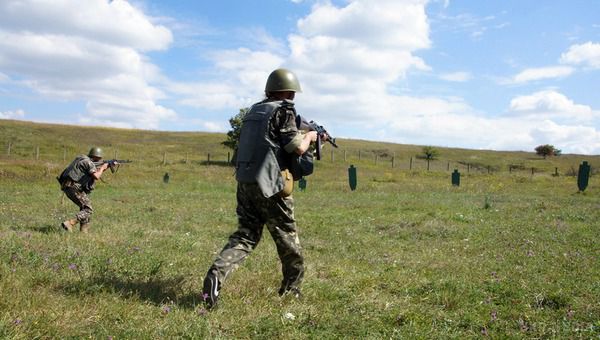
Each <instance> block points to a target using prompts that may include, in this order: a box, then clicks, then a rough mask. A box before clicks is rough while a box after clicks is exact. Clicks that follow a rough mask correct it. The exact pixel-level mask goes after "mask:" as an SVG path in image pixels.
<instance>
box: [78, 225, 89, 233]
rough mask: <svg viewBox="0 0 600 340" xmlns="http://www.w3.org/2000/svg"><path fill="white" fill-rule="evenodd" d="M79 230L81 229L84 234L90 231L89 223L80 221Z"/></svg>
mask: <svg viewBox="0 0 600 340" xmlns="http://www.w3.org/2000/svg"><path fill="white" fill-rule="evenodd" d="M79 231H81V232H82V233H84V234H87V233H88V232H89V231H90V224H89V223H81V225H80V226H79Z"/></svg>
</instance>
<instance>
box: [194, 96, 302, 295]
mask: <svg viewBox="0 0 600 340" xmlns="http://www.w3.org/2000/svg"><path fill="white" fill-rule="evenodd" d="M273 102H274V101H273V100H269V99H267V100H265V101H263V102H261V103H257V104H255V106H256V105H260V104H266V105H271V104H273ZM275 105H276V106H277V108H276V109H275V112H274V113H273V114H272V116H270V118H269V120H268V122H267V124H268V128H267V132H266V136H265V140H267V141H268V142H272V145H270V147H272V148H273V150H275V151H274V154H275V155H276V158H277V159H276V161H275V164H271V165H270V166H268V167H269V168H273V167H274V168H276V172H277V175H278V178H269V179H267V183H266V184H265V183H264V181H263V182H262V183H261V179H258V180H256V181H252V180H244V179H243V178H244V176H243V175H241V174H240V173H241V172H243V169H241V167H243V165H241V163H240V158H241V159H243V152H242V154H238V163H237V176H236V177H237V180H238V186H237V209H236V212H237V215H238V229H237V231H236V232H234V233H233V234H232V235H231V236H230V237H229V242H228V243H227V244H226V245H225V247H224V248H223V250H222V251H221V253H220V254H219V255H218V256H217V258H216V260H215V261H214V263H213V264H212V266H211V267H210V269H209V270H208V273H207V275H206V278H205V280H204V294H205V299H206V298H207V297H211V298H212V297H213V296H214V299H212V300H211V301H207V303H208V304H209V306H212V304H214V303H216V296H218V292H219V290H220V288H221V285H222V284H223V282H224V281H225V280H226V278H227V277H228V275H229V274H230V273H231V271H232V270H233V269H235V268H236V267H237V266H238V265H239V264H240V263H241V262H242V261H243V260H244V259H245V258H246V256H248V255H249V254H250V253H251V252H252V251H253V250H254V248H256V246H257V244H258V242H259V241H260V239H261V236H262V231H263V226H264V225H266V226H267V229H268V230H269V233H270V234H271V237H273V240H274V241H275V244H276V246H277V253H278V254H279V259H280V260H281V265H282V272H283V280H282V282H281V287H280V289H279V294H280V295H283V294H285V293H287V292H288V291H292V292H294V293H297V292H299V286H300V283H301V282H302V279H303V277H304V258H303V256H302V248H301V247H300V240H299V238H298V234H297V227H296V220H295V218H294V200H293V198H292V196H288V197H282V196H281V195H279V194H277V193H278V192H279V191H281V187H279V184H280V183H279V182H280V181H279V180H280V179H281V175H280V170H283V169H285V168H287V165H286V163H287V162H288V160H289V159H290V157H291V154H290V153H291V152H294V150H296V149H297V148H298V146H299V145H300V144H301V143H302V135H301V134H300V133H299V132H298V129H297V127H296V112H295V109H294V107H293V102H291V101H287V100H286V101H282V102H276V103H275ZM255 106H253V108H254V107H255ZM252 112H253V109H251V110H250V112H249V113H248V114H247V117H246V118H245V119H247V118H248V116H249V114H250V113H252ZM243 124H244V125H245V124H247V123H246V121H244V123H243ZM244 125H242V133H241V140H240V145H242V144H241V143H243V141H244V133H245V132H247V131H245V130H244ZM246 136H248V134H247V135H246ZM250 141H251V143H257V144H258V143H260V142H261V141H260V140H256V141H255V140H250ZM240 148H242V147H241V146H240ZM258 153H260V152H258ZM268 161H269V160H268V157H265V160H264V161H262V162H261V161H260V160H259V162H258V163H259V164H262V167H263V168H264V163H267V162H268ZM259 172H260V171H259ZM257 176H259V175H257ZM269 180H270V182H269ZM267 184H269V185H270V187H268V185H267ZM273 192H274V193H275V194H272V193H273ZM211 291H212V292H213V294H212V295H211Z"/></svg>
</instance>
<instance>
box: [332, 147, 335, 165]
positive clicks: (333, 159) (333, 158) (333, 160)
mask: <svg viewBox="0 0 600 340" xmlns="http://www.w3.org/2000/svg"><path fill="white" fill-rule="evenodd" d="M331 161H332V162H335V156H334V154H333V150H331Z"/></svg>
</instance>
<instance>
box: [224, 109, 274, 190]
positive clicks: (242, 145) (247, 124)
mask: <svg viewBox="0 0 600 340" xmlns="http://www.w3.org/2000/svg"><path fill="white" fill-rule="evenodd" d="M284 103H285V102H283V101H273V102H261V103H257V104H254V105H253V106H252V108H250V111H248V113H246V115H245V116H244V119H243V121H242V130H241V132H240V142H239V144H238V150H237V160H236V179H237V181H238V182H240V183H258V186H259V187H260V189H261V191H262V193H263V195H264V196H265V197H271V196H273V195H275V194H277V193H278V192H280V191H281V190H283V187H284V180H283V178H282V177H281V167H280V164H282V159H281V152H282V150H281V147H280V145H279V144H278V143H276V142H274V141H273V140H271V138H269V122H270V121H271V117H272V116H273V114H274V113H275V112H277V110H278V109H279V108H280V107H281V106H282V104H283V105H285V104H284Z"/></svg>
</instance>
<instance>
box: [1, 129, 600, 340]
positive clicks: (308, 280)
mask: <svg viewBox="0 0 600 340" xmlns="http://www.w3.org/2000/svg"><path fill="white" fill-rule="evenodd" d="M80 129H82V130H84V132H77V130H80ZM60 136H65V137H60ZM78 138H81V140H79V142H78ZM222 140H224V135H220V134H203V133H166V132H150V131H137V130H117V129H101V128H76V127H69V126H56V125H44V124H31V123H22V122H12V121H0V143H2V144H0V145H7V144H8V141H13V143H14V144H13V145H16V147H15V149H13V153H12V154H11V157H10V158H9V157H7V156H6V154H3V155H2V156H0V292H1V294H0V338H16V339H30V338H39V337H42V338H46V337H51V338H54V337H57V338H70V337H88V336H90V337H95V338H107V337H109V336H111V337H114V338H171V337H187V338H259V339H260V338H294V339H296V338H299V339H304V338H318V339H321V338H361V339H363V338H367V339H368V338H372V339H379V338H472V337H480V336H482V335H484V334H487V335H489V336H492V337H495V338H552V337H558V338H598V337H599V336H600V299H599V298H598V296H600V280H598V278H599V277H600V262H599V253H598V251H599V249H598V239H599V236H600V228H599V227H600V222H598V221H600V183H599V182H598V179H597V178H598V177H597V176H592V177H591V180H590V184H589V187H588V188H587V190H586V191H585V192H584V193H577V185H576V178H575V177H571V176H563V175H561V176H557V177H555V176H551V174H552V173H554V168H555V167H559V168H560V169H568V168H569V167H577V166H578V164H579V163H580V162H581V160H584V159H585V160H588V161H589V162H590V163H591V164H592V166H593V167H595V164H598V165H600V157H598V156H594V157H583V156H576V155H564V156H561V157H558V158H552V159H548V160H542V159H536V157H535V156H534V155H533V154H532V153H509V152H506V153H502V152H490V151H474V150H456V149H441V157H442V160H440V161H438V162H439V163H443V162H444V161H446V162H449V161H457V160H468V159H471V160H473V159H475V158H476V159H477V160H479V161H480V163H482V164H489V165H493V164H497V165H498V166H499V167H500V168H504V169H506V168H507V167H505V165H506V164H509V163H512V162H515V163H516V162H521V163H523V164H525V165H526V166H529V165H530V164H532V163H535V164H536V168H538V169H540V172H539V173H538V172H536V174H534V175H533V176H532V175H531V173H530V171H526V170H523V171H516V172H513V173H508V171H507V170H504V171H502V172H495V173H492V174H487V171H472V172H470V173H467V172H466V169H465V170H462V169H461V172H462V174H463V175H462V177H461V186H460V187H452V186H451V185H450V173H449V172H447V171H445V166H443V167H438V168H436V170H435V171H431V172H426V171H423V170H422V168H421V169H419V170H414V171H409V170H408V169H407V168H406V167H400V166H398V167H396V168H392V167H391V165H390V163H389V162H388V163H384V162H378V164H375V162H374V159H370V158H367V157H362V156H364V155H366V154H368V150H371V151H372V150H375V152H382V151H381V150H386V151H385V152H384V153H388V154H393V153H394V152H395V153H396V156H397V157H400V156H399V155H400V154H402V155H403V156H402V157H404V159H408V158H410V157H414V156H415V155H416V154H417V153H418V152H419V151H420V147H418V146H404V145H393V144H384V143H371V142H361V141H339V144H340V145H342V146H344V147H345V148H347V149H346V150H347V155H348V154H350V151H352V152H354V151H357V150H364V151H361V160H360V161H358V158H350V157H348V158H349V159H348V160H347V161H346V162H343V153H342V152H343V150H338V152H339V153H338V154H336V161H335V162H331V160H330V159H329V158H326V159H324V160H323V161H321V162H320V163H318V164H317V168H316V172H315V174H314V175H313V176H310V177H309V178H308V187H307V191H306V192H296V193H295V194H294V196H295V199H296V217H297V220H298V225H299V228H300V238H301V242H302V245H303V247H304V253H305V257H306V267H307V271H306V277H305V282H304V285H303V287H302V288H303V294H304V296H303V298H302V299H301V300H296V299H292V298H284V299H281V298H279V297H278V295H277V289H278V287H279V281H280V279H281V274H280V265H279V260H278V259H277V255H276V251H275V247H274V244H273V241H272V240H271V239H270V236H269V235H268V233H267V232H265V234H264V236H265V237H264V238H263V240H262V242H261V243H260V244H259V246H258V247H257V249H256V251H255V252H254V253H253V254H252V255H251V256H250V257H249V258H248V259H247V260H246V262H244V263H243V264H242V266H240V268H238V270H237V271H235V272H234V273H233V274H232V276H231V277H230V279H229V280H228V281H227V283H226V285H225V286H224V287H223V290H222V298H221V300H220V305H219V307H218V308H217V309H216V310H214V311H211V312H206V311H205V310H204V309H203V307H202V305H201V304H200V303H199V298H200V297H199V295H200V290H201V281H202V279H203V276H204V274H205V272H206V270H207V269H208V266H209V265H210V263H211V262H212V260H213V259H214V257H215V255H216V253H217V252H218V251H219V250H220V249H221V248H222V246H223V245H224V244H225V242H226V238H227V236H228V235H229V234H230V233H231V232H232V231H234V230H235V228H236V216H235V180H234V177H233V170H232V168H230V167H226V166H223V165H221V164H216V165H215V164H213V165H206V164H203V163H202V162H203V161H204V160H205V159H206V154H207V153H209V152H210V153H211V154H212V155H220V156H219V157H222V158H223V159H224V157H226V154H227V150H225V149H223V148H222V147H221V146H220V145H219V143H220V141H222ZM140 143H143V144H140ZM37 145H39V146H40V149H41V150H47V151H46V152H42V151H41V152H40V153H41V155H40V159H39V160H35V159H34V154H33V153H32V150H34V148H35V146H37ZM62 145H69V149H68V150H70V151H69V152H70V153H69V154H68V156H67V158H68V161H70V160H71V159H72V158H73V157H74V155H75V154H76V153H80V152H86V151H87V149H88V148H89V146H91V145H100V146H103V147H104V148H105V149H106V150H107V152H109V153H112V152H114V150H118V155H119V158H129V159H133V160H135V163H132V164H129V165H124V166H122V167H121V169H120V170H119V172H117V173H116V174H110V173H107V174H106V175H105V176H104V177H105V180H106V182H107V183H99V184H98V188H97V190H96V191H94V193H93V194H92V202H93V206H94V215H93V222H92V232H91V234H88V235H81V234H79V233H73V234H66V233H64V232H62V231H61V230H60V229H59V227H58V226H59V223H60V222H61V221H62V220H64V219H65V218H66V217H68V216H70V215H72V214H74V213H75V212H76V207H75V206H74V205H73V204H72V203H71V202H70V201H68V200H67V199H65V200H64V201H63V199H62V198H61V193H60V191H59V189H58V184H57V182H56V180H55V179H54V177H55V176H56V175H57V174H58V173H59V172H60V171H61V170H62V168H63V167H64V165H65V162H63V147H62ZM75 145H78V147H75ZM328 150H329V149H327V151H328ZM165 151H167V152H168V155H171V156H168V157H169V158H170V160H169V161H168V162H167V164H166V165H163V164H162V163H163V162H162V157H163V153H164V152H165ZM186 153H188V154H189V155H192V154H193V155H194V157H192V156H189V161H188V163H185V162H184V160H185V154H186ZM324 154H325V155H328V154H327V153H324ZM340 155H341V157H340ZM353 157H354V156H353ZM444 157H446V158H444ZM474 157H475V158H474ZM350 163H352V164H355V166H357V168H358V176H359V177H358V178H359V180H358V188H357V190H356V191H350V189H349V188H348V183H347V167H348V165H349V164H350ZM565 171H566V170H565ZM165 172H168V173H169V174H170V176H171V180H170V183H169V184H165V183H163V182H162V176H163V175H164V173H165ZM560 173H561V174H564V173H565V172H564V171H563V170H561V172H560ZM290 314H291V315H293V318H292V317H290Z"/></svg>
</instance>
